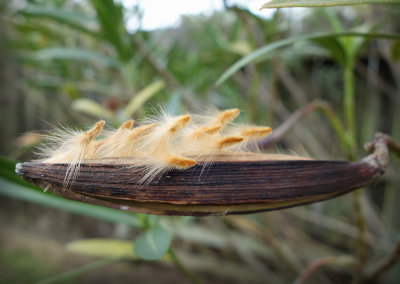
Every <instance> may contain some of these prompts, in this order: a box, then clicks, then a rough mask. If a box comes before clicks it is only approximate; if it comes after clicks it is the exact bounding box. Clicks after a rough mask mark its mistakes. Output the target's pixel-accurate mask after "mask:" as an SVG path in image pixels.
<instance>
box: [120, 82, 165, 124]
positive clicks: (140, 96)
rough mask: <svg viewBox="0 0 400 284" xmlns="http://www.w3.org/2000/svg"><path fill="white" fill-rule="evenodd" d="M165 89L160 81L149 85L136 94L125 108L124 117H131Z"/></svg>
mask: <svg viewBox="0 0 400 284" xmlns="http://www.w3.org/2000/svg"><path fill="white" fill-rule="evenodd" d="M164 87H165V83H164V81H162V80H159V81H156V82H154V83H151V84H150V85H148V86H147V87H145V88H144V89H142V90H141V91H140V92H139V93H137V94H136V95H135V96H134V97H133V98H132V99H131V101H130V102H129V104H128V105H127V106H126V107H125V110H124V112H125V115H126V116H127V117H132V115H133V114H134V113H135V112H136V111H137V110H138V109H139V108H141V107H142V106H143V104H144V103H145V102H146V101H147V100H149V99H150V98H151V97H152V96H154V95H155V94H156V93H158V92H159V91H161V90H162V89H163V88H164Z"/></svg>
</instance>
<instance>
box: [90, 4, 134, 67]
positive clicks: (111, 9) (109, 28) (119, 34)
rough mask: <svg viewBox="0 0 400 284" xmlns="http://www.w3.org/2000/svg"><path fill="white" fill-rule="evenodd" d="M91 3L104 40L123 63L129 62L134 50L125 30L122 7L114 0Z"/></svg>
mask: <svg viewBox="0 0 400 284" xmlns="http://www.w3.org/2000/svg"><path fill="white" fill-rule="evenodd" d="M91 2H92V5H93V7H94V8H95V9H96V13H97V20H98V22H99V24H100V26H101V30H102V34H103V37H104V39H106V40H107V41H108V42H109V43H111V44H112V45H113V46H114V48H115V51H116V52H117V53H118V55H119V59H120V60H121V61H123V62H128V61H129V60H130V59H131V57H132V55H133V48H132V44H131V42H130V39H129V36H128V33H127V31H126V29H125V25H124V21H123V20H124V15H123V7H122V5H121V4H119V3H116V1H113V0H91Z"/></svg>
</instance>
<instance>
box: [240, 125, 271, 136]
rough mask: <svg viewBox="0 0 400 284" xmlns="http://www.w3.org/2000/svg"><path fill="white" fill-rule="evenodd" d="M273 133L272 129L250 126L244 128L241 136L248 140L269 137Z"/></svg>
mask: <svg viewBox="0 0 400 284" xmlns="http://www.w3.org/2000/svg"><path fill="white" fill-rule="evenodd" d="M271 131H272V129H271V127H263V126H249V127H245V128H243V129H242V131H241V133H240V134H241V135H242V136H244V137H246V138H259V137H264V136H267V135H268V134H270V133H271Z"/></svg>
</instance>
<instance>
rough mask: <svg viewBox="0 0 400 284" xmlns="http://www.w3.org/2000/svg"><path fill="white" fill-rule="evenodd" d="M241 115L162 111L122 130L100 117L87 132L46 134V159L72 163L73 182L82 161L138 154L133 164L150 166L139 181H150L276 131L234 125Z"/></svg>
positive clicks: (70, 176)
mask: <svg viewBox="0 0 400 284" xmlns="http://www.w3.org/2000/svg"><path fill="white" fill-rule="evenodd" d="M239 113H240V111H239V109H236V108H235V109H229V110H225V111H209V112H208V113H207V112H206V114H203V115H192V116H191V115H189V114H186V115H181V116H175V117H174V116H170V115H168V114H166V113H164V112H160V113H159V114H158V115H156V116H154V117H151V118H149V119H147V120H146V121H145V123H144V124H143V125H141V126H137V127H134V128H132V127H133V124H134V122H133V120H128V121H127V122H125V123H123V124H122V125H121V126H120V127H119V128H118V129H113V130H104V131H103V126H104V124H105V122H104V121H103V120H101V121H99V122H97V123H96V124H95V125H94V126H93V127H92V128H91V129H89V130H88V131H85V132H82V131H75V130H74V131H72V130H68V129H63V130H59V131H56V133H52V135H50V136H49V137H47V138H48V139H46V140H47V143H46V144H45V145H44V146H43V147H42V156H43V159H42V160H41V161H42V162H44V163H50V164H52V163H69V164H70V165H69V167H68V171H67V173H66V178H65V183H66V184H68V183H69V182H73V180H74V179H75V177H76V175H77V174H78V172H79V167H80V164H81V163H82V162H83V161H85V163H86V162H88V163H90V162H92V161H98V159H103V158H136V159H133V161H134V162H132V163H134V164H133V166H139V167H140V168H141V169H145V170H143V174H142V179H141V181H140V182H149V181H151V180H152V179H154V178H155V177H157V176H159V175H160V174H161V173H163V172H165V171H166V170H170V169H182V170H183V169H187V168H190V167H192V166H194V165H195V164H197V163H200V162H206V163H207V162H212V161H213V157H214V156H216V155H218V154H221V153H230V152H233V151H235V152H237V151H246V150H247V149H246V144H247V142H248V141H249V140H251V139H255V138H259V137H263V136H266V135H268V134H269V133H270V132H271V128H270V127H259V126H249V125H239V124H234V123H232V121H233V120H234V119H235V118H236V117H237V116H238V115H239ZM102 132H103V133H102ZM99 137H100V138H99ZM139 167H138V168H139Z"/></svg>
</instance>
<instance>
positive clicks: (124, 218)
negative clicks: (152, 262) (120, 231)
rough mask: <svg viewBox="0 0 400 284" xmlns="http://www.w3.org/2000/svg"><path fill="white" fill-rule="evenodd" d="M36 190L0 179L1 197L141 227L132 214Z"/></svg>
mask: <svg viewBox="0 0 400 284" xmlns="http://www.w3.org/2000/svg"><path fill="white" fill-rule="evenodd" d="M36 189H37V190H34V189H31V188H27V187H24V186H22V185H19V184H17V183H13V182H10V181H8V180H6V179H5V178H3V177H0V194H2V195H5V196H8V197H11V198H16V199H21V200H25V201H29V202H33V203H37V204H41V205H45V206H48V207H52V208H56V209H60V210H65V211H69V212H73V213H77V214H81V215H85V216H90V217H94V218H98V219H102V220H106V221H110V222H114V223H121V224H126V225H129V226H133V227H140V225H141V223H140V221H139V219H138V218H137V216H136V215H134V214H132V213H128V212H123V211H119V210H115V209H111V208H106V207H101V206H96V205H91V204H86V203H81V202H77V201H73V200H68V199H63V198H60V197H58V196H55V195H52V194H50V193H44V192H43V190H42V189H40V188H38V187H36ZM40 191H42V192H40Z"/></svg>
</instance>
